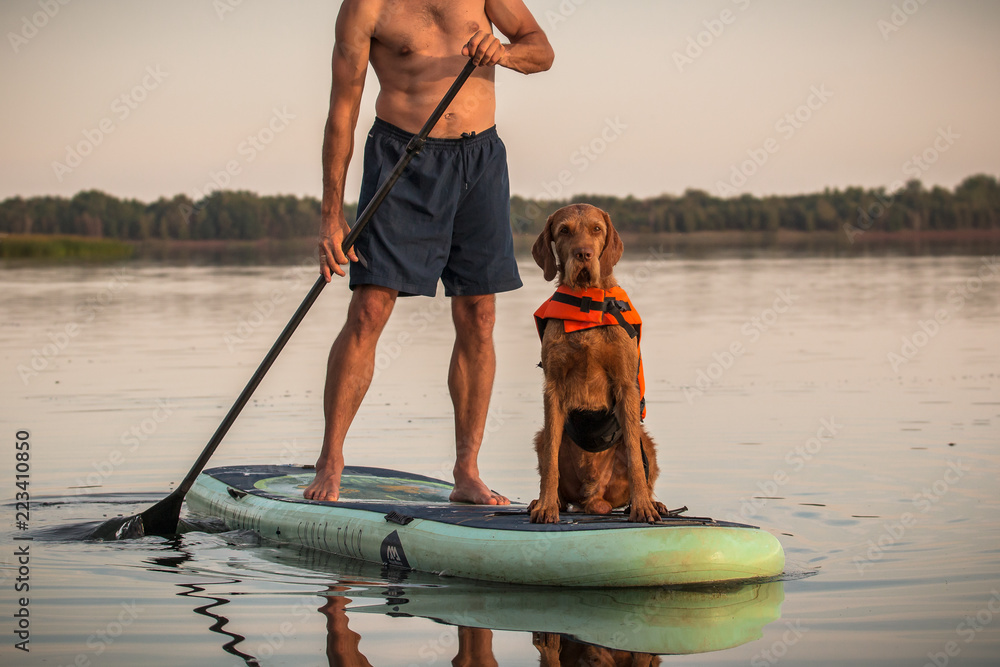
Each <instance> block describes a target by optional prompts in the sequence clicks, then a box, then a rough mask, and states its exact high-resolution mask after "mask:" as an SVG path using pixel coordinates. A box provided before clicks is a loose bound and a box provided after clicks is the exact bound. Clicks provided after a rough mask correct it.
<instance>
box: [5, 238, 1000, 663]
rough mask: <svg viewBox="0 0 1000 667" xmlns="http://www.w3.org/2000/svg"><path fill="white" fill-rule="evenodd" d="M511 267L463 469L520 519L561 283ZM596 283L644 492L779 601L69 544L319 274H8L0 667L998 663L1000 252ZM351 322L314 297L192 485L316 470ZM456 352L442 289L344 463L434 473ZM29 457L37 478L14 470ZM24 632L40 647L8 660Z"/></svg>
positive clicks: (383, 374)
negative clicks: (627, 371) (616, 333)
mask: <svg viewBox="0 0 1000 667" xmlns="http://www.w3.org/2000/svg"><path fill="white" fill-rule="evenodd" d="M991 252H992V251H991ZM522 274H523V275H524V277H525V282H526V286H525V288H524V289H522V290H520V291H518V292H515V293H512V294H508V295H503V296H501V297H500V299H499V307H498V308H499V322H500V326H499V327H498V331H497V351H498V355H499V360H500V363H499V371H498V376H497V380H496V386H495V391H494V399H493V403H492V407H491V415H490V420H489V424H488V428H487V441H486V444H485V447H484V452H483V455H482V457H481V461H480V463H481V467H482V469H483V472H484V476H485V478H486V480H487V482H488V483H489V484H491V485H492V486H493V487H494V488H496V489H498V490H500V491H502V492H503V493H506V494H507V495H509V496H510V497H511V498H513V499H516V500H518V501H524V502H527V501H530V500H531V499H532V498H534V497H535V494H536V493H537V485H538V481H537V474H536V472H535V455H534V452H533V451H532V448H531V438H532V436H533V434H534V432H535V431H536V430H537V429H538V428H539V426H540V424H541V412H542V411H541V400H540V386H541V371H539V370H538V369H537V368H536V366H535V364H536V363H537V361H538V341H537V337H536V335H535V332H534V328H533V323H532V318H531V313H532V312H533V310H534V309H535V308H536V307H537V305H538V304H540V303H541V302H542V301H543V300H544V299H545V298H546V297H547V296H548V295H549V293H550V292H551V286H550V285H547V284H545V283H544V282H543V281H542V279H541V277H540V275H539V271H538V270H537V269H536V268H535V267H534V265H530V264H524V265H523V266H522ZM617 274H618V276H619V278H620V280H621V282H622V284H623V286H625V287H626V289H628V291H629V293H630V295H631V297H632V299H633V301H634V302H635V303H636V305H637V306H638V308H639V310H640V312H641V313H642V314H643V319H644V323H645V326H644V331H643V333H644V336H643V357H644V361H645V371H646V381H647V400H648V404H649V406H648V418H647V421H646V423H647V426H648V428H649V430H650V432H651V433H652V434H653V436H654V437H655V438H656V440H657V442H658V446H659V462H660V466H661V469H662V471H663V472H662V474H661V477H660V480H659V482H658V484H657V489H656V491H657V495H658V497H659V499H661V500H662V501H664V502H665V503H666V504H667V505H669V506H671V507H678V506H681V505H687V506H688V507H690V508H691V512H692V514H695V515H710V516H715V517H717V518H723V519H735V520H740V521H744V522H747V523H753V524H755V525H759V526H761V527H762V528H763V529H765V530H768V531H770V532H772V533H774V534H775V535H777V536H778V538H779V539H780V541H781V542H782V544H783V545H784V548H785V551H786V554H787V558H788V564H787V572H786V575H785V577H783V580H782V581H779V582H774V583H769V584H765V585H755V586H746V587H736V588H727V589H722V590H714V589H713V590H699V591H669V590H651V591H610V592H608V591H551V590H532V589H528V590H524V589H512V588H509V587H503V586H495V585H482V584H476V583H472V582H467V581H459V580H455V579H449V578H442V577H435V576H429V575H421V574H416V573H412V574H410V575H409V576H407V577H405V578H403V579H389V578H386V577H385V576H383V573H382V572H381V570H380V568H379V567H377V566H376V567H371V566H368V565H363V564H359V563H356V562H352V561H347V560H342V559H337V558H334V557H330V556H328V555H325V554H322V553H318V552H312V551H308V550H305V549H298V548H293V547H288V546H281V545H276V544H271V543H262V542H260V541H259V540H258V539H257V538H256V536H255V535H253V534H251V533H244V532H239V533H234V532H218V531H217V530H211V529H210V527H208V526H205V527H204V528H205V530H199V531H195V532H189V533H186V534H184V535H181V536H178V537H177V538H175V539H172V540H166V539H162V538H146V539H141V540H134V541H124V542H117V543H88V542H82V541H79V540H77V539H74V535H75V534H76V532H78V531H75V530H74V526H78V525H80V524H81V523H85V522H93V521H98V520H101V519H102V518H105V517H110V516H115V515H119V514H125V515H128V514H132V513H134V512H137V511H141V510H142V509H145V508H146V507H148V506H149V505H150V504H151V503H152V502H154V501H155V500H158V499H159V498H162V497H163V496H164V495H165V493H166V492H167V491H168V490H169V489H170V488H171V487H172V485H173V484H175V483H176V482H178V481H179V480H180V479H181V478H182V477H183V475H184V473H185V472H187V470H188V468H189V467H190V465H191V463H192V462H193V460H194V459H195V457H196V456H197V454H198V453H199V452H200V451H201V449H202V448H203V447H204V445H205V443H206V442H207V440H208V438H209V437H210V436H211V434H212V432H213V431H214V430H215V428H216V426H217V425H218V423H219V422H220V420H221V419H222V417H223V416H224V414H225V412H226V410H228V408H229V406H230V405H231V403H232V401H233V400H234V399H235V397H236V396H237V394H238V393H239V391H240V390H241V389H242V387H243V385H244V384H245V383H246V381H247V379H248V378H249V377H250V375H251V373H252V372H253V370H254V369H255V368H256V366H257V364H258V363H259V361H260V359H261V358H262V357H263V355H264V353H265V352H266V350H267V349H268V347H269V346H270V345H271V343H272V342H273V341H274V339H275V338H276V337H277V335H278V333H279V331H280V330H281V328H282V327H283V326H284V324H285V323H286V322H287V320H288V318H289V317H290V315H291V313H292V312H293V311H294V310H295V308H296V306H297V305H298V303H299V302H300V300H301V299H302V297H303V296H304V295H305V293H306V292H307V290H308V288H309V286H310V285H311V284H312V280H313V277H314V275H315V274H314V270H313V269H312V268H311V267H310V266H309V265H308V263H305V264H304V265H303V266H269V267H250V268H246V267H240V268H234V267H198V266H168V265H159V264H150V263H128V264H122V265H118V266H107V265H98V266H85V267H80V266H49V267H31V266H24V265H18V266H11V265H8V266H4V267H0V281H2V285H3V287H2V289H0V341H2V346H0V349H2V352H0V371H2V373H3V375H2V378H3V382H2V384H0V429H2V433H3V438H2V442H4V443H6V444H5V445H4V451H3V453H2V456H0V471H2V472H3V474H2V476H0V479H2V480H4V482H3V488H2V493H0V496H2V497H3V499H4V504H3V506H2V512H3V514H4V516H3V528H2V531H0V539H2V544H0V579H2V581H0V586H2V589H0V590H2V592H0V617H2V618H4V619H5V620H4V621H3V622H2V623H0V627H2V630H3V631H2V633H0V637H2V645H0V664H3V665H81V666H85V665H138V664H142V665H180V664H183V665H244V664H261V665H327V664H330V665H356V664H357V665H364V664H371V665H403V666H408V665H445V664H451V661H452V660H453V659H456V657H457V656H458V657H461V658H462V659H465V660H466V662H465V664H470V665H488V664H500V665H536V664H539V656H540V650H549V649H554V648H555V647H556V645H557V644H558V645H560V646H561V647H562V650H563V660H564V663H563V664H602V663H599V662H596V660H597V659H598V658H599V657H600V656H598V655H597V654H600V653H601V652H602V651H603V652H604V653H605V656H604V657H605V658H607V657H608V655H607V649H608V648H618V649H625V650H629V651H643V652H647V653H651V654H657V655H662V656H663V657H662V658H660V660H661V661H662V662H661V663H660V664H684V665H688V664H715V665H747V664H749V665H753V666H758V665H777V664H787V665H831V664H862V665H912V666H914V667H921V666H923V665H926V664H930V665H938V666H941V665H945V664H948V665H995V664H998V662H1000V486H998V483H997V479H998V467H1000V466H998V464H1000V336H998V333H1000V265H998V263H997V258H996V257H995V256H994V255H992V254H990V253H986V256H935V257H857V258H845V257H835V258H831V257H793V258H768V257H757V258H742V259H741V258H726V259H718V258H717V259H700V260H691V259H682V258H673V257H669V256H664V255H662V254H660V253H658V252H656V251H654V250H649V252H643V251H634V252H633V255H632V259H630V260H629V261H627V262H623V263H622V264H621V265H619V267H618V270H617ZM347 299H348V290H347V289H346V287H345V286H344V285H343V284H335V285H332V286H330V287H328V288H327V289H326V291H325V292H324V294H323V295H322V296H321V298H320V299H319V301H318V302H317V304H316V305H315V306H314V307H313V309H312V311H311V312H310V313H309V315H308V317H307V318H306V320H305V321H304V323H303V324H302V326H301V327H300V329H299V331H298V332H297V333H296V335H295V336H294V337H293V339H292V341H291V343H290V344H289V346H288V347H287V348H286V350H285V351H284V352H283V353H282V355H281V356H280V357H279V359H278V361H277V363H276V364H275V366H274V368H273V369H272V370H271V372H270V373H269V374H268V376H267V377H266V378H265V380H264V382H263V383H262V384H261V386H260V387H259V389H258V390H257V393H256V396H255V398H254V399H253V400H252V401H251V403H250V404H249V405H248V406H247V409H246V410H245V411H244V413H243V415H242V416H241V417H240V418H239V420H238V421H237V423H236V425H235V426H234V427H233V429H232V431H231V432H230V434H229V435H228V437H227V438H226V440H225V442H224V443H223V445H222V447H221V448H220V449H219V451H218V452H217V453H216V455H215V457H214V458H213V461H212V463H211V464H210V465H229V464H242V463H274V462H278V461H281V462H296V463H312V462H313V461H314V460H315V456H316V453H317V451H318V446H319V440H320V435H321V432H322V427H323V423H322V412H321V406H320V398H321V395H322V390H323V377H324V366H325V361H326V353H327V349H328V347H329V344H330V342H331V341H332V339H333V336H334V335H335V333H336V332H337V331H338V330H339V327H340V325H341V323H342V322H343V318H344V314H345V306H346V302H347ZM452 336H453V333H452V328H451V322H450V316H449V311H448V303H447V300H445V299H444V298H443V297H440V298H438V299H414V300H402V301H400V303H399V304H398V306H397V310H396V313H395V314H394V316H393V319H392V320H391V322H390V324H389V326H388V328H387V330H386V332H385V335H384V336H383V341H382V346H381V351H380V356H379V362H378V366H379V371H378V376H377V377H376V379H375V382H374V385H373V387H372V390H371V392H370V393H369V396H368V399H367V401H366V403H365V404H364V406H363V407H362V409H361V412H360V414H359V415H358V418H357V420H356V422H355V425H354V428H353V430H352V432H351V435H350V438H349V440H348V443H347V450H346V451H347V458H348V462H349V463H351V464H357V465H376V466H386V467H396V468H401V469H405V470H410V471H413V472H417V473H421V474H426V475H432V476H437V477H444V478H449V477H450V468H451V464H452V460H453V456H454V453H453V444H452V418H451V410H450V402H449V400H448V394H447V388H446V383H445V377H446V369H447V363H448V358H449V355H450V343H451V340H452ZM24 436H28V441H29V443H30V450H29V451H30V458H29V460H28V461H23V460H22V461H18V459H17V453H18V452H17V449H16V442H17V439H18V438H19V437H24ZM23 458H24V457H22V459H23ZM19 463H21V464H26V465H22V466H21V468H20V471H21V472H22V474H28V475H30V477H28V478H21V480H20V481H25V479H26V480H27V481H28V485H26V487H27V491H28V492H29V493H30V503H31V506H30V516H29V517H28V518H27V521H26V524H27V525H26V530H19V529H18V527H17V523H16V522H17V521H18V520H23V519H24V518H25V517H18V516H17V510H18V508H17V506H16V505H15V502H16V493H18V492H19V491H22V489H19V488H17V487H16V483H17V481H19V480H18V478H17V477H16V475H17V474H18V472H19V468H18V464H19ZM24 471H27V472H26V473H25V472H24ZM25 537H31V538H34V539H32V540H30V541H29V540H17V539H15V538H25ZM19 549H21V550H22V553H23V550H24V549H27V550H28V552H29V554H30V556H29V557H27V558H24V560H28V561H29V562H28V563H27V564H22V563H19V562H18V558H19V557H18V555H17V553H18V550H19ZM22 565H23V569H21V568H22ZM25 584H27V585H28V586H30V590H28V591H24V590H21V591H20V592H19V588H21V589H23V586H24V585H25ZM22 597H24V598H27V604H25V601H24V600H21V598H22ZM25 614H28V617H27V619H25ZM17 615H20V616H21V618H18V617H17ZM19 628H20V629H21V632H23V633H25V634H23V635H22V637H21V638H19V637H18V635H17V631H18V630H19ZM560 637H561V639H560ZM25 638H27V639H28V640H29V641H30V643H28V644H23V646H24V647H26V648H29V649H30V652H24V651H21V650H19V649H18V648H17V647H16V644H18V642H22V641H24V639H25ZM573 639H576V640H577V641H573ZM546 647H548V648H546ZM600 647H604V648H600ZM672 654H685V655H672ZM494 659H495V660H496V663H492V662H491V660H494ZM578 661H583V662H578ZM455 664H458V662H456V663H455ZM628 664H631V663H628ZM636 664H647V663H636ZM653 664H656V663H655V661H654V663H653Z"/></svg>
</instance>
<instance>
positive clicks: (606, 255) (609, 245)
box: [600, 211, 625, 278]
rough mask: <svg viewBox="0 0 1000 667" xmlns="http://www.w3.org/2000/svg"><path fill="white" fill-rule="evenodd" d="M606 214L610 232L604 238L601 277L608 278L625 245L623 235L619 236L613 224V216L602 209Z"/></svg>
mask: <svg viewBox="0 0 1000 667" xmlns="http://www.w3.org/2000/svg"><path fill="white" fill-rule="evenodd" d="M601 214H602V215H603V216H604V223H605V224H606V225H607V228H608V232H607V238H606V239H605V240H604V250H602V251H601V257H600V259H601V277H602V278H607V277H608V276H610V275H611V271H612V270H613V269H614V267H615V264H617V263H618V260H620V259H621V258H622V252H623V251H624V250H625V246H623V245H622V240H621V237H619V236H618V231H617V230H616V229H615V226H614V225H613V224H611V216H610V215H608V214H607V213H605V212H604V211H601Z"/></svg>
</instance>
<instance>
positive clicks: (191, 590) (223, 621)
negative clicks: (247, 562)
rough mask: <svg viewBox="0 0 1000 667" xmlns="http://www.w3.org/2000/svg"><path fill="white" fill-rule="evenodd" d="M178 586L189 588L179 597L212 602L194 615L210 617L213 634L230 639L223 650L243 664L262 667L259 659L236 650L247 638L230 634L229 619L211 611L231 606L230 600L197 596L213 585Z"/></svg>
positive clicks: (197, 608) (229, 582) (235, 581)
mask: <svg viewBox="0 0 1000 667" xmlns="http://www.w3.org/2000/svg"><path fill="white" fill-rule="evenodd" d="M212 583H226V584H238V583H240V581H239V580H238V579H233V580H230V581H226V582H212ZM177 585H178V586H181V587H183V588H187V589H188V590H186V591H184V592H183V593H178V595H180V596H182V597H189V598H198V599H202V600H210V601H211V602H210V604H206V605H202V606H200V607H195V609H194V613H196V614H201V615H202V616H208V617H209V618H211V619H213V620H214V621H215V622H214V623H213V624H212V625H211V627H209V628H208V629H209V630H211V631H212V632H217V633H219V634H220V635H225V636H227V637H229V641H228V642H226V643H225V644H223V645H222V649H223V650H224V651H225V652H226V653H229V654H231V655H235V656H236V657H238V658H240V659H241V660H243V662H245V663H246V664H248V665H253V666H254V667H257V666H258V665H260V663H259V662H257V658H255V657H253V656H252V655H247V654H246V653H244V652H243V651H241V650H239V649H238V648H236V647H237V646H238V645H239V644H241V643H243V642H244V641H246V637H244V636H243V635H241V634H237V633H235V632H230V631H229V630H226V626H227V625H229V619H228V618H226V617H225V616H223V615H221V614H217V613H215V612H213V611H209V610H210V609H214V608H215V607H221V606H222V605H226V604H229V600H228V599H226V598H224V597H216V596H212V595H197V593H204V592H205V590H206V589H205V588H203V587H202V586H208V585H211V584H208V583H205V584H177Z"/></svg>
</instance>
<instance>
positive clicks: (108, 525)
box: [84, 514, 146, 542]
mask: <svg viewBox="0 0 1000 667" xmlns="http://www.w3.org/2000/svg"><path fill="white" fill-rule="evenodd" d="M145 534H146V533H145V532H144V531H143V527H142V515H141V514H133V515H132V516H117V517H115V518H114V519H108V520H107V521H105V522H104V523H102V524H101V525H100V526H98V527H97V528H95V529H94V530H93V531H92V532H91V533H90V534H89V535H87V537H85V538H84V539H87V540H98V541H101V542H112V541H114V540H130V539H134V538H137V537H142V536H143V535H145Z"/></svg>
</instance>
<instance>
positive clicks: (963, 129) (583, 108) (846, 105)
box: [0, 0, 1000, 201]
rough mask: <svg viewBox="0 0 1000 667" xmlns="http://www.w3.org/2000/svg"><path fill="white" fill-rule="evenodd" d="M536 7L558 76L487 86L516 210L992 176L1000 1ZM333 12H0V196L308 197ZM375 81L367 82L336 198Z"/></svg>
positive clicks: (300, 8)
mask: <svg viewBox="0 0 1000 667" xmlns="http://www.w3.org/2000/svg"><path fill="white" fill-rule="evenodd" d="M527 4H528V7H529V8H530V9H531V10H532V11H533V12H534V14H535V16H536V17H537V18H538V20H539V22H540V24H541V25H542V27H543V28H544V29H545V30H546V32H547V34H548V35H549V39H550V41H551V42H552V44H553V47H554V48H555V52H556V61H555V65H554V67H553V68H552V70H551V71H549V72H546V73H543V74H538V75H533V76H530V77H524V76H522V75H519V74H516V73H514V72H510V71H500V72H498V76H497V80H498V96H499V108H498V113H497V125H498V129H499V131H500V134H501V136H502V137H503V139H504V141H505V143H506V144H507V149H508V154H509V158H510V171H511V187H512V191H513V193H514V194H520V195H523V196H528V197H542V198H544V197H547V196H550V195H551V196H556V197H561V198H565V197H569V196H571V195H575V194H611V195H619V196H625V195H630V194H631V195H635V196H638V197H647V196H653V195H658V194H661V193H668V194H680V193H682V192H683V191H684V190H685V189H688V188H699V189H703V190H707V191H709V192H711V193H713V194H731V193H732V192H738V193H743V192H749V193H752V194H755V195H766V194H796V193H802V192H816V191H821V190H823V189H824V188H826V187H838V188H843V187H847V186H851V185H860V186H864V187H878V186H889V185H891V184H892V183H895V182H899V181H904V180H907V179H909V178H912V177H919V178H920V179H921V180H922V181H924V183H925V184H928V185H943V186H946V187H949V188H950V187H953V186H954V185H956V184H957V183H958V182H960V181H961V180H962V179H963V178H965V177H966V176H969V175H972V174H975V173H989V174H993V175H998V174H1000V130H998V127H997V126H998V122H1000V40H998V39H997V34H1000V2H995V1H993V0H947V1H946V0H614V1H613V0H528V2H527ZM339 6H340V3H339V2H337V1H335V0H327V1H325V2H323V1H320V0H285V1H282V2H279V1H278V0H170V2H164V1H162V0H128V1H125V0H3V2H2V4H0V29H2V30H0V32H2V33H3V35H4V39H3V43H2V44H0V89H2V90H3V104H2V105H0V118H2V120H3V122H2V123H0V146H2V153H0V198H5V197H8V196H13V195H23V196H34V195H44V194H54V195H63V196H71V195H73V194H75V193H76V192H78V191H80V190H84V189H90V188H97V189H100V190H104V191H106V192H108V193H110V194H113V195H115V196H119V197H136V198H139V199H142V200H144V201H152V200H154V199H156V198H158V197H160V196H168V197H170V196H173V195H175V194H180V193H183V194H187V195H189V196H191V197H193V198H196V199H197V198H199V197H200V193H201V192H203V191H204V190H205V186H206V185H207V184H210V183H212V181H213V174H216V177H215V180H220V181H226V180H227V179H228V188H229V189H245V190H252V191H255V192H259V193H261V194H278V193H281V194H295V195H311V196H317V197H318V196H319V195H320V193H321V173H320V145H321V141H322V131H323V124H324V122H325V118H326V113H327V108H328V101H329V88H330V73H329V62H330V55H331V49H332V46H333V25H334V20H335V18H336V14H337V10H338V8H339ZM377 85H378V82H377V80H376V79H375V77H374V75H370V76H369V78H368V89H367V90H366V94H365V100H364V102H363V109H362V113H361V119H360V121H359V126H358V144H357V151H356V156H355V160H354V162H353V163H352V168H351V174H350V177H349V186H348V192H349V195H348V200H350V201H356V199H357V190H358V185H359V182H360V176H359V171H360V159H361V156H360V152H361V151H360V147H361V146H362V145H363V144H362V141H363V138H364V134H365V133H366V132H367V129H368V127H369V125H370V124H371V121H372V119H373V117H374V111H373V105H374V93H375V90H376V88H377ZM123 96H124V97H123ZM251 136H257V137H259V139H258V142H257V144H256V146H254V145H253V144H252V143H249V142H248V138H249V137H251ZM265 142H269V143H265ZM81 146H82V148H81V149H80V151H76V148H77V147H81ZM68 147H73V149H74V152H73V154H68ZM88 149H89V150H88ZM77 152H86V153H87V154H86V155H77V154H76V153H77ZM914 156H916V157H917V158H918V159H917V160H914ZM751 160H755V162H753V161H751ZM55 163H59V165H61V166H59V165H56V164H55ZM227 165H230V166H235V169H234V170H233V171H234V172H235V173H234V174H232V175H226V176H225V177H223V176H220V174H221V173H222V172H224V171H225V170H226V168H227ZM560 179H561V180H562V182H561V183H560ZM720 184H724V185H725V186H727V187H725V188H724V187H722V186H721V185H720ZM729 188H731V189H729ZM352 193H353V194H352Z"/></svg>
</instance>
